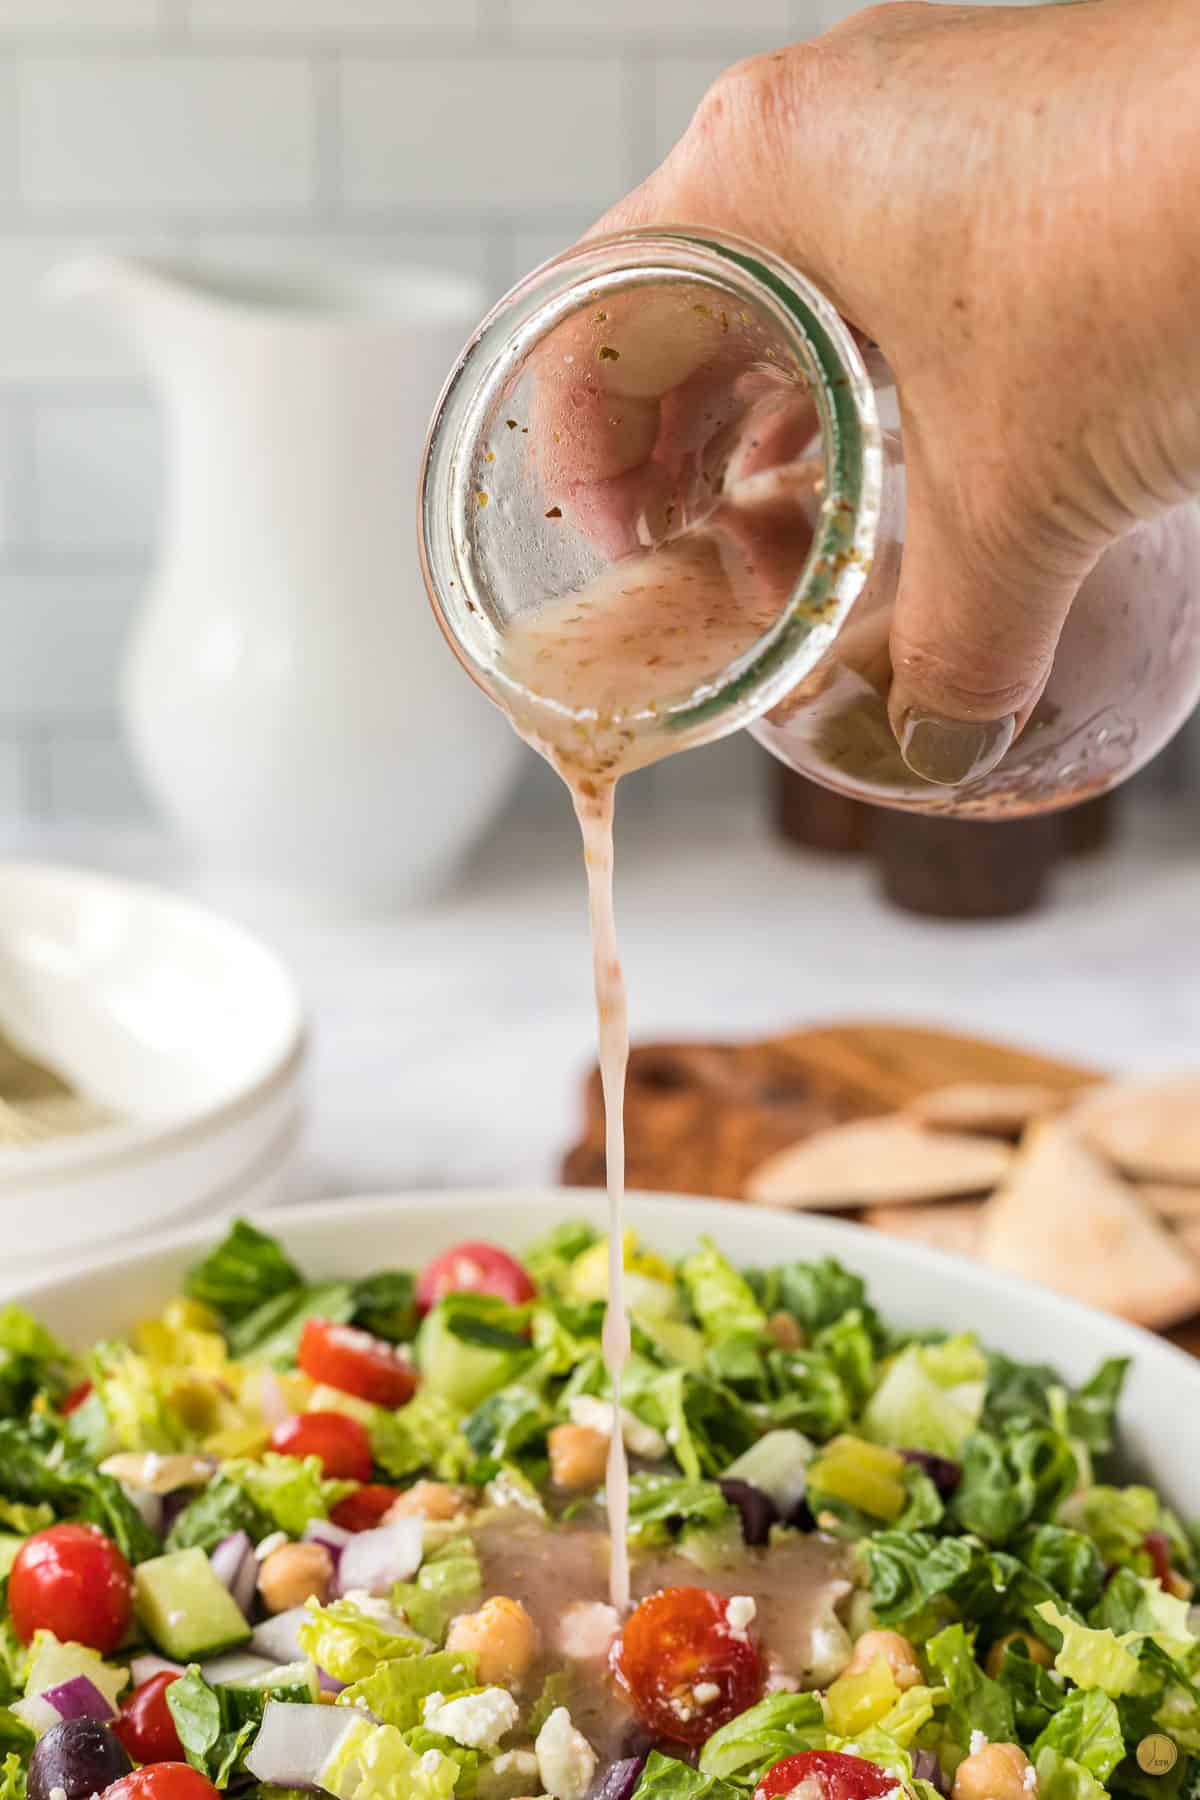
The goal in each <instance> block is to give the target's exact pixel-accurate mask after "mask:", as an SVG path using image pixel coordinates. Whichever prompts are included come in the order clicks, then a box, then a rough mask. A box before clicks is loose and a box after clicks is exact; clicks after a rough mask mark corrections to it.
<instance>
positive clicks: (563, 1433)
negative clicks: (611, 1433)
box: [547, 1425, 608, 1492]
mask: <svg viewBox="0 0 1200 1800" xmlns="http://www.w3.org/2000/svg"><path fill="white" fill-rule="evenodd" d="M547 1448H548V1449H549V1451H550V1479H551V1480H552V1481H553V1483H554V1485H555V1487H559V1488H565V1489H566V1490H567V1491H568V1492H575V1491H577V1490H579V1489H582V1488H593V1487H597V1486H598V1485H599V1483H600V1482H602V1481H603V1480H604V1470H605V1467H606V1465H607V1463H608V1439H607V1438H606V1437H605V1435H604V1433H603V1432H602V1431H596V1430H594V1429H593V1427H592V1426H591V1425H556V1426H555V1427H554V1430H553V1431H552V1432H551V1433H550V1436H549V1438H548V1439H547Z"/></svg>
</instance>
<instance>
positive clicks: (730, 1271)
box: [679, 1237, 767, 1344]
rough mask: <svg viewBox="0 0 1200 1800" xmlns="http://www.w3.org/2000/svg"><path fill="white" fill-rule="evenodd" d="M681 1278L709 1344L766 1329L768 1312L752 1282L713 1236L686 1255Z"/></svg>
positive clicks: (680, 1270) (757, 1332)
mask: <svg viewBox="0 0 1200 1800" xmlns="http://www.w3.org/2000/svg"><path fill="white" fill-rule="evenodd" d="M679 1279H680V1281H681V1282H682V1283H683V1287H684V1291H685V1293H686V1294H687V1297H688V1301H689V1303H690V1305H691V1309H692V1311H693V1313H694V1314H695V1316H696V1319H697V1322H698V1323H699V1326H700V1329H701V1331H702V1332H703V1333H704V1336H705V1338H706V1340H707V1341H708V1342H709V1343H715V1344H721V1343H723V1342H725V1341H726V1340H727V1339H729V1338H731V1337H737V1336H742V1335H748V1336H750V1337H761V1336H762V1334H763V1333H764V1332H765V1331H766V1326H767V1315H766V1314H765V1313H764V1312H763V1310H762V1308H761V1306H759V1304H758V1302H757V1300H756V1299H755V1298H754V1295H753V1293H752V1292H751V1290H750V1287H749V1284H748V1283H747V1282H746V1281H745V1280H744V1279H743V1278H742V1276H741V1275H739V1274H738V1272H737V1270H736V1269H735V1268H734V1266H733V1264H732V1263H731V1262H730V1261H729V1260H728V1258H727V1257H725V1256H722V1254H721V1252H720V1251H719V1250H718V1249H717V1246H716V1245H715V1244H714V1243H713V1241H712V1239H711V1238H707V1237H702V1238H701V1239H700V1248H699V1249H698V1250H695V1251H693V1253H692V1254H691V1256H685V1257H684V1259H683V1261H682V1262H681V1263H680V1265H679Z"/></svg>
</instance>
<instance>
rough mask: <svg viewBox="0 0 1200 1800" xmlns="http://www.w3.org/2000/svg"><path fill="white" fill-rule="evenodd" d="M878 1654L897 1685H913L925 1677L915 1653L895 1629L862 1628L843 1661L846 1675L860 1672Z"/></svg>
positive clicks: (862, 1671) (875, 1659)
mask: <svg viewBox="0 0 1200 1800" xmlns="http://www.w3.org/2000/svg"><path fill="white" fill-rule="evenodd" d="M881 1656H882V1658H883V1660H884V1662H885V1663H886V1664H887V1666H888V1668H889V1669H890V1670H891V1671H892V1679H893V1681H894V1682H895V1683H896V1686H897V1687H898V1688H910V1687H916V1686H917V1684H918V1683H919V1682H922V1681H924V1679H925V1677H924V1675H923V1674H922V1672H921V1665H920V1663H919V1661H918V1660H917V1653H916V1651H915V1650H914V1649H913V1647H912V1645H911V1644H910V1643H909V1641H908V1639H907V1638H905V1637H901V1636H900V1633H899V1632H898V1631H864V1632H863V1634H862V1636H861V1637H860V1638H859V1640H858V1642H857V1644H855V1646H854V1652H853V1655H852V1656H851V1658H850V1661H849V1662H848V1663H847V1664H846V1670H845V1672H846V1674H847V1675H862V1674H865V1673H866V1671H867V1670H868V1669H869V1668H870V1667H871V1664H872V1663H873V1662H877V1661H878V1659H879V1658H880V1657H881Z"/></svg>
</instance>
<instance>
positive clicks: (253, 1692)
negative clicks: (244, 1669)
mask: <svg viewBox="0 0 1200 1800" xmlns="http://www.w3.org/2000/svg"><path fill="white" fill-rule="evenodd" d="M270 1698H271V1692H270V1689H269V1688H265V1687H264V1688H259V1689H252V1688H247V1687H233V1686H220V1687H210V1686H209V1684H208V1682H207V1681H205V1679H204V1677H203V1675H202V1674H201V1673H200V1670H199V1669H198V1668H196V1667H195V1666H193V1667H192V1668H190V1669H188V1670H187V1672H186V1673H185V1674H183V1675H181V1676H180V1677H179V1679H178V1680H177V1681H173V1682H171V1684H170V1686H169V1687H168V1688H167V1708H168V1710H169V1712H170V1714H171V1717H172V1719H173V1720H174V1721H175V1729H176V1731H177V1732H178V1734H179V1741H180V1743H181V1744H182V1745H183V1750H184V1755H185V1756H186V1757H187V1760H188V1762H189V1763H191V1765H192V1767H193V1769H198V1770H199V1771H200V1773H201V1774H202V1775H205V1776H207V1777H208V1779H209V1781H211V1782H212V1783H213V1785H214V1786H215V1787H218V1788H227V1787H228V1786H229V1784H230V1782H231V1781H232V1780H233V1779H234V1777H235V1776H237V1775H241V1774H242V1773H243V1767H244V1760H245V1756H246V1752H247V1751H248V1750H249V1749H250V1747H251V1745H252V1744H253V1742H254V1740H255V1738H256V1737H257V1735H258V1728H259V1726H260V1725H261V1724H262V1716H263V1711H264V1709H265V1707H266V1705H267V1702H268V1700H270Z"/></svg>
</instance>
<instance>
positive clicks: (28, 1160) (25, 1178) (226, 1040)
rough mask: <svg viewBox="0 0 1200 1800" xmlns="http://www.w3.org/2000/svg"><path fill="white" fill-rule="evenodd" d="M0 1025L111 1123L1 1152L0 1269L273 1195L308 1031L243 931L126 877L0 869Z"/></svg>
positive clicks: (294, 997) (291, 1139) (286, 984)
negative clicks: (108, 1118) (112, 1119)
mask: <svg viewBox="0 0 1200 1800" xmlns="http://www.w3.org/2000/svg"><path fill="white" fill-rule="evenodd" d="M0 1030H3V1032H4V1034H5V1035H6V1037H7V1038H8V1039H9V1040H10V1041H11V1042H12V1043H13V1045H14V1046H15V1047H16V1048H17V1049H18V1050H20V1051H22V1052H23V1053H24V1054H25V1055H27V1056H31V1057H33V1058H35V1059H36V1060H37V1061H39V1062H44V1063H46V1064H48V1065H49V1066H50V1067H51V1068H53V1069H54V1070H56V1071H57V1072H58V1073H59V1074H60V1075H62V1076H63V1077H64V1078H65V1079H66V1080H67V1081H68V1082H69V1083H70V1085H71V1087H72V1088H74V1089H75V1090H76V1092H77V1093H79V1094H80V1095H82V1096H84V1097H85V1098H86V1099H87V1100H89V1101H91V1102H95V1103H96V1104H97V1105H98V1106H99V1107H101V1108H103V1109H105V1111H106V1112H110V1113H111V1114H112V1115H113V1118H114V1122H113V1123H111V1124H105V1125H102V1126H100V1127H98V1128H96V1129H92V1130H88V1131H81V1132H79V1133H78V1134H76V1135H70V1136H61V1137H54V1138H49V1139H46V1140H44V1141H39V1142H33V1143H28V1144H13V1145H7V1144H4V1145H0V1274H2V1275H4V1276H8V1275H10V1274H14V1273H17V1272H23V1271H25V1270H29V1271H30V1272H31V1273H32V1272H34V1271H35V1270H38V1271H39V1272H40V1270H42V1269H45V1268H47V1267H48V1266H51V1265H54V1264H60V1263H62V1262H65V1261H71V1260H73V1259H74V1258H76V1257H77V1256H79V1255H80V1254H81V1253H85V1252H87V1251H89V1250H91V1249H94V1248H96V1247H99V1246H101V1245H106V1244H118V1243H120V1242H121V1240H125V1239H131V1238H133V1237H135V1236H137V1237H141V1236H144V1235H146V1234H148V1233H150V1232H152V1231H156V1230H159V1229H161V1228H162V1227H164V1226H166V1225H169V1224H173V1223H175V1222H176V1221H177V1220H181V1219H184V1218H188V1217H193V1216H197V1215H203V1216H205V1217H215V1216H219V1215H221V1214H222V1213H228V1212H230V1211H232V1210H235V1209H240V1208H243V1207H246V1208H248V1207H252V1206H256V1207H262V1206H266V1205H270V1204H272V1203H273V1202H274V1201H276V1200H278V1199H281V1198H283V1197H284V1195H285V1193H286V1190H287V1183H288V1175H289V1171H290V1166H291V1163H292V1161H293V1157H294V1152H295V1147H296V1143H297V1139H298V1137H299V1132H300V1125H301V1118H302V1094H301V1085H302V1076H303V1071H304V1065H305V1060H306V1036H305V1025H304V1018H303V1013H302V1010H301V1006H300V1001H299V997H298V994H297V992H296V989H295V985H294V983H293V981H292V979H291V976H290V975H289V974H288V972H287V970H286V969H285V968H284V966H283V964H282V963H281V962H280V961H279V959H278V958H277V957H276V956H275V955H274V954H273V953H272V952H271V951H269V950H268V949H266V948H265V947H264V946H263V945H262V944H260V943H258V942H257V941H256V940H255V939H254V938H253V937H251V936H250V934H249V933H248V932H246V931H244V930H243V929H242V928H241V927H240V926H237V925H234V924H231V923H230V922H228V921H227V920H224V919H221V918H219V917H217V916H216V915H215V914H213V913H210V912H208V911H206V910H205V909H204V908H203V907H200V906H197V905H195V904H193V903H192V902H190V901H187V900H182V899H179V898H178V897H176V896H175V895H172V894H167V893H163V892H160V891H158V890H156V889H153V888H148V887H143V886H140V885H138V884H136V883H133V882H125V881H118V880H114V879H112V878H110V877H108V876H102V875H95V874H89V873H85V872H83V871H79V870H74V869H66V868H59V867H52V866H40V865H33V864H12V863H10V864H6V865H0Z"/></svg>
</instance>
